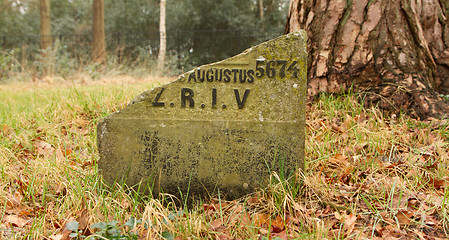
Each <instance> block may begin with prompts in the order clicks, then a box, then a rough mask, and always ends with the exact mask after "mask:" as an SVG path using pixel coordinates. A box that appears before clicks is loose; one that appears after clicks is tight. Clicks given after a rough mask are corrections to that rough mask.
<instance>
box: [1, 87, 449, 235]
mask: <svg viewBox="0 0 449 240" xmlns="http://www.w3.org/2000/svg"><path fill="white" fill-rule="evenodd" d="M152 86H154V83H153V84H152V83H149V82H146V83H144V82H139V81H138V82H133V83H127V84H124V83H120V81H114V83H106V84H105V83H102V82H101V81H97V82H89V83H88V84H80V83H66V82H65V81H62V82H52V83H50V84H42V83H31V82H22V83H17V82H12V83H8V84H3V85H0V206H1V207H0V218H1V225H0V235H1V237H2V238H6V239H22V238H30V239H69V236H71V237H73V238H74V239H84V238H88V239H94V238H97V239H100V238H107V239H114V236H115V237H121V239H145V238H148V239H155V238H156V239H158V238H160V239H174V238H175V239H258V238H259V239H287V238H289V239H294V238H296V239H323V238H327V239H376V238H377V239H382V238H387V237H400V236H404V237H411V238H425V237H440V238H444V237H445V236H446V234H447V232H448V230H449V228H448V224H449V211H448V210H449V207H448V203H449V199H448V198H449V188H448V184H449V182H448V180H449V178H448V177H449V174H448V172H449V168H448V163H449V126H448V122H447V121H439V120H435V119H433V120H430V121H417V120H414V119H410V118H408V117H406V116H384V115H383V114H382V113H381V112H380V111H379V110H378V109H376V108H370V109H365V108H363V106H362V105H360V104H359V103H358V102H357V98H358V96H357V95H356V94H347V95H331V94H329V95H322V96H320V98H319V99H317V100H316V101H315V102H313V103H311V104H310V105H309V106H308V107H307V129H306V132H307V134H306V135H307V137H306V163H307V166H306V170H305V171H304V172H300V171H298V173H297V174H298V175H300V176H302V181H303V184H302V185H296V184H293V183H288V182H283V181H279V180H280V179H281V177H280V176H277V175H276V174H273V176H272V178H273V181H270V182H272V184H270V185H269V186H268V188H267V189H263V190H261V191H260V192H257V193H254V194H253V195H251V196H247V197H244V198H242V199H238V200H235V201H223V200H221V199H220V198H219V197H218V198H216V199H214V198H213V199H204V200H202V201H199V202H198V203H196V204H195V205H194V206H193V207H192V208H190V209H187V208H182V207H179V206H176V205H175V204H174V201H173V200H172V198H171V196H169V195H163V196H161V198H159V199H151V198H147V197H144V196H141V195H139V194H137V193H135V192H133V191H132V190H129V189H126V187H124V186H115V187H114V188H113V189H111V188H107V187H105V185H104V184H103V182H102V180H101V177H100V176H99V175H98V174H97V172H98V169H97V160H98V155H97V150H96V124H97V123H98V121H99V120H100V119H102V118H103V117H105V116H107V115H108V114H110V113H112V112H114V111H117V110H119V109H122V108H124V107H125V106H126V105H127V103H128V102H129V101H130V100H131V99H132V98H133V97H134V96H136V95H138V94H139V93H141V92H142V91H144V90H147V89H149V88H152ZM75 223H77V224H78V225H76V224H75ZM115 239H118V238H115Z"/></svg>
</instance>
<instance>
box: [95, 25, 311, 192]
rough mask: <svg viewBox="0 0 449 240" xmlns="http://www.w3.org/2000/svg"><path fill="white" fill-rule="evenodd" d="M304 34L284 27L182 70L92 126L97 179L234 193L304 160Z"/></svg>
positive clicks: (290, 172)
mask: <svg viewBox="0 0 449 240" xmlns="http://www.w3.org/2000/svg"><path fill="white" fill-rule="evenodd" d="M305 46H306V39H305V34H304V32H298V33H292V34H289V35H286V36H282V37H279V38H277V39H274V40H271V41H268V42H265V43H262V44H260V45H258V46H255V47H252V48H250V49H248V50H246V51H244V52H243V53H241V54H239V55H237V56H235V57H232V58H229V59H225V60H223V61H220V62H217V63H212V64H208V65H204V66H201V67H198V68H195V69H193V70H191V71H189V72H186V73H184V74H182V75H181V76H180V77H179V78H178V80H176V81H174V82H172V83H169V84H166V85H163V86H160V87H156V88H154V89H152V90H150V91H146V92H144V93H142V94H140V95H139V96H137V97H136V98H135V99H134V100H133V101H132V102H131V103H130V104H129V105H128V106H127V107H126V108H125V109H122V110H121V111H119V112H117V113H114V114H112V115H110V116H108V117H107V118H105V119H104V120H103V121H102V122H101V123H100V124H99V125H98V130H97V133H98V148H99V154H100V161H99V168H100V170H101V172H102V174H103V177H104V179H105V180H106V181H107V182H109V183H111V184H114V182H117V181H120V182H123V183H126V184H127V185H129V186H135V185H136V184H139V183H140V184H142V183H144V184H145V186H146V187H147V188H148V189H151V192H152V193H153V194H157V193H160V192H165V193H170V194H174V195H178V196H180V195H181V193H182V195H183V196H185V195H186V194H189V195H190V197H193V198H195V197H199V196H210V195H214V194H216V193H217V191H218V189H219V190H220V194H223V195H224V196H225V197H226V198H228V199H233V198H237V197H240V196H242V195H244V194H248V193H251V192H253V191H254V190H255V189H257V188H261V187H264V186H265V185H266V184H267V182H268V180H269V178H270V174H272V172H277V173H278V174H279V176H283V177H285V178H289V177H292V176H294V175H295V172H296V171H297V169H299V168H303V166H304V121H305V113H304V103H305V94H306V71H305V66H306V65H307V64H306V59H307V53H306V48H305Z"/></svg>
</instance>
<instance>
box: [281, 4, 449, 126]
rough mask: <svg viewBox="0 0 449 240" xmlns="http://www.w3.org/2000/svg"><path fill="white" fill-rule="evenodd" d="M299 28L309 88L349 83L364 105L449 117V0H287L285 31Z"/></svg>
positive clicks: (337, 88) (315, 91)
mask: <svg viewBox="0 0 449 240" xmlns="http://www.w3.org/2000/svg"><path fill="white" fill-rule="evenodd" d="M298 29H306V31H307V33H308V37H309V39H308V52H309V59H308V84H309V86H308V94H309V96H315V95H317V94H318V93H320V92H339V91H345V90H348V89H349V88H351V87H353V88H354V90H356V91H358V92H362V93H366V94H363V96H364V100H365V104H367V105H372V104H377V105H378V106H379V107H380V108H382V109H384V110H388V111H391V112H397V111H399V110H403V111H406V112H407V113H408V114H410V115H412V116H414V117H419V118H422V119H423V118H427V117H438V118H442V117H446V118H447V117H448V114H449V105H448V103H447V102H445V101H443V100H442V99H441V98H439V97H438V95H439V93H443V94H446V95H447V94H449V1H447V0H292V1H291V3H290V10H289V16H288V19H287V26H286V30H285V32H286V33H288V32H293V31H297V30H298ZM438 92H439V93H438Z"/></svg>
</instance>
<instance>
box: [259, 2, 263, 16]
mask: <svg viewBox="0 0 449 240" xmlns="http://www.w3.org/2000/svg"><path fill="white" fill-rule="evenodd" d="M259 16H260V20H261V21H263V0H259Z"/></svg>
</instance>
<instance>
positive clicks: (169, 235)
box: [162, 231, 174, 240]
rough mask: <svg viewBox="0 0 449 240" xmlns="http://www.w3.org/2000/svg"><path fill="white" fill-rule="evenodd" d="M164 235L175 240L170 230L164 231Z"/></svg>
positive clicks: (168, 239)
mask: <svg viewBox="0 0 449 240" xmlns="http://www.w3.org/2000/svg"><path fill="white" fill-rule="evenodd" d="M162 237H163V238H165V239H167V240H173V239H174V237H173V235H172V234H171V233H170V232H168V231H165V232H163V233H162Z"/></svg>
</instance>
